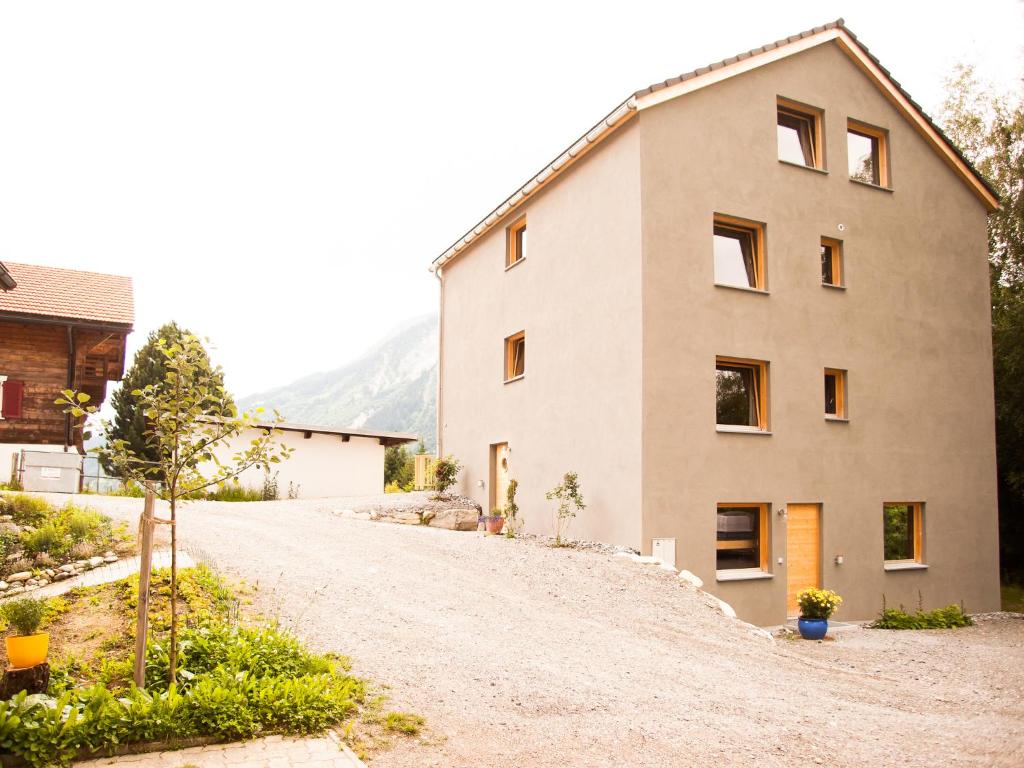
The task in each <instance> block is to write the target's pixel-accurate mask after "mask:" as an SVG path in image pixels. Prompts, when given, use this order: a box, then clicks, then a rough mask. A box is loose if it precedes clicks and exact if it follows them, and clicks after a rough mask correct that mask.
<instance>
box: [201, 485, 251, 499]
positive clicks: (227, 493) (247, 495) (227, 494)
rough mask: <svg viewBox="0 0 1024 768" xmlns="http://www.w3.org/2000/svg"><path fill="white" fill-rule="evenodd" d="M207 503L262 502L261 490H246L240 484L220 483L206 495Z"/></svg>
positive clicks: (246, 488)
mask: <svg viewBox="0 0 1024 768" xmlns="http://www.w3.org/2000/svg"><path fill="white" fill-rule="evenodd" d="M205 498H206V500H207V501H263V500H264V498H263V488H248V487H246V486H244V485H242V484H241V483H221V484H220V485H218V486H217V487H216V488H214V489H213V490H211V491H208V492H207V493H206V497H205Z"/></svg>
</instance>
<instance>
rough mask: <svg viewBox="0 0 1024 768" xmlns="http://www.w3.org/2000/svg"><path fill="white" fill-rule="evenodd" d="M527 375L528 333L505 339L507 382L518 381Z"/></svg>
mask: <svg viewBox="0 0 1024 768" xmlns="http://www.w3.org/2000/svg"><path fill="white" fill-rule="evenodd" d="M525 373H526V331H520V332H519V333H514V334H512V335H511V336H509V337H508V338H507V339H505V381H512V380H513V379H518V378H519V377H520V376H523V375H524V374H525Z"/></svg>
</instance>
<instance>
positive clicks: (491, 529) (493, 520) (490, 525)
mask: <svg viewBox="0 0 1024 768" xmlns="http://www.w3.org/2000/svg"><path fill="white" fill-rule="evenodd" d="M484 522H485V523H486V524H487V532H488V533H501V529H502V528H503V527H504V526H505V515H504V513H502V511H501V507H497V508H496V509H492V510H491V516H490V517H485V518H484Z"/></svg>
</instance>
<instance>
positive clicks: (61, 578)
mask: <svg viewBox="0 0 1024 768" xmlns="http://www.w3.org/2000/svg"><path fill="white" fill-rule="evenodd" d="M73 575H74V574H70V573H65V572H64V571H61V572H60V573H58V574H57V575H56V576H54V577H53V580H54V581H64V579H70V578H71V577H72V576H73Z"/></svg>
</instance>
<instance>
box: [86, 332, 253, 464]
mask: <svg viewBox="0 0 1024 768" xmlns="http://www.w3.org/2000/svg"><path fill="white" fill-rule="evenodd" d="M186 336H192V337H193V338H195V337H194V335H193V334H192V332H191V331H189V330H187V329H185V328H181V327H179V326H178V324H177V323H175V322H173V321H172V322H170V323H165V324H164V325H162V326H161V327H160V328H158V329H157V330H155V331H153V332H152V333H150V334H149V337H148V338H147V339H146V343H145V344H143V345H142V348H141V349H139V351H138V352H136V353H135V359H134V360H133V361H132V364H131V367H130V368H129V369H128V371H127V372H126V373H125V375H124V378H123V379H122V380H121V386H119V387H118V388H117V390H116V391H115V392H114V394H113V395H112V396H111V398H110V404H111V406H112V407H113V410H114V421H113V424H112V425H111V428H110V429H109V430H107V438H108V439H109V440H124V441H125V442H126V444H127V447H128V448H130V449H131V450H132V451H133V452H134V453H135V455H136V456H139V457H141V458H144V459H147V460H149V461H157V460H158V456H157V452H156V451H155V450H154V449H153V447H152V446H151V445H150V444H149V441H148V440H147V436H146V429H147V424H146V415H145V413H144V409H143V408H142V407H141V406H140V403H139V402H138V399H137V398H136V397H134V396H133V393H134V392H135V391H136V390H144V389H145V388H146V387H148V386H156V387H162V386H164V385H165V384H166V382H167V370H168V369H167V358H166V357H165V356H164V355H163V354H162V349H161V345H160V342H161V341H163V342H164V345H165V346H166V345H169V344H174V343H178V344H180V343H181V342H182V341H183V339H184V338H185V337H186ZM200 346H201V345H200ZM202 355H203V357H204V358H205V359H206V363H207V366H208V367H210V363H209V355H208V354H207V352H206V350H205V349H202ZM211 383H212V384H213V385H214V386H215V387H223V386H224V375H223V373H222V372H220V371H219V370H218V371H216V372H215V374H214V375H213V377H212V381H211ZM228 401H229V402H230V403H231V404H232V405H233V401H231V400H230V396H229V397H228ZM210 415H213V416H215V415H218V414H217V410H216V409H211V410H210ZM100 463H101V464H102V465H103V468H104V469H105V470H106V471H107V472H108V473H110V474H112V475H114V476H116V477H120V476H121V475H120V474H119V469H118V467H117V465H116V463H115V462H113V461H112V460H111V458H110V457H109V456H104V455H102V454H101V455H100Z"/></svg>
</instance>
